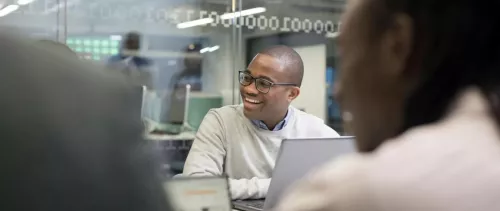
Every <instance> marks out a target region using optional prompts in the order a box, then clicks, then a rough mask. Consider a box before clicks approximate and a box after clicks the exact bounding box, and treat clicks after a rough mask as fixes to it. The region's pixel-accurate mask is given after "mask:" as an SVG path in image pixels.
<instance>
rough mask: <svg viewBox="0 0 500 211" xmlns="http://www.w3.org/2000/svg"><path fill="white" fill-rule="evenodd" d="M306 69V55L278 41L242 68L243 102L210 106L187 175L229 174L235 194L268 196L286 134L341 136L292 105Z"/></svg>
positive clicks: (191, 155)
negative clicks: (244, 68) (301, 56)
mask: <svg viewBox="0 0 500 211" xmlns="http://www.w3.org/2000/svg"><path fill="white" fill-rule="evenodd" d="M303 75H304V65H303V62H302V59H301V58H300V55H299V54H298V53H297V52H295V51H294V50H293V49H292V48H290V47H287V46H275V47H271V48H269V49H267V50H264V51H262V52H260V53H259V54H257V56H255V58H254V59H253V60H252V62H251V63H250V65H249V66H248V68H247V69H246V70H244V71H240V72H239V82H240V92H241V97H242V99H243V104H242V105H230V106H225V107H222V108H218V109H212V110H210V111H209V112H208V114H207V115H206V116H205V118H204V119H203V122H202V123H201V125H200V128H199V129H198V133H197V134H196V139H195V140H194V143H193V146H192V147H191V151H190V152H189V156H188V158H187V161H186V164H185V166H184V175H185V176H213V175H222V174H226V175H227V176H228V177H229V182H230V188H231V195H232V198H233V199H258V198H264V197H266V194H267V189H268V187H269V183H270V182H271V173H272V170H273V168H274V163H275V160H276V157H277V154H278V150H279V147H280V145H281V141H282V140H283V139H287V138H320V137H337V136H338V134H337V132H335V131H334V130H333V129H331V128H330V127H328V126H326V125H325V124H324V122H323V120H322V119H320V118H318V117H315V116H312V115H310V114H307V113H304V112H302V111H300V110H298V109H296V108H294V107H293V106H290V103H291V102H292V101H293V100H294V99H295V98H297V96H299V94H300V86H301V83H302V78H303ZM311 103H314V102H311ZM297 156H299V155H297Z"/></svg>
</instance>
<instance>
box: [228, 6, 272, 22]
mask: <svg viewBox="0 0 500 211" xmlns="http://www.w3.org/2000/svg"><path fill="white" fill-rule="evenodd" d="M265 11H266V8H265V7H256V8H252V9H247V10H242V11H239V12H233V13H226V14H224V15H221V16H220V19H222V20H225V19H233V18H239V17H241V16H247V15H253V14H258V13H263V12H265Z"/></svg>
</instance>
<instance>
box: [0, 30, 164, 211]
mask: <svg viewBox="0 0 500 211" xmlns="http://www.w3.org/2000/svg"><path fill="white" fill-rule="evenodd" d="M7 31H10V30H4V29H0V63H1V64H2V67H3V69H2V71H0V79H1V80H2V82H1V83H0V96H2V98H1V99H0V116H1V120H0V134H1V138H0V139H1V140H2V141H1V147H0V154H1V155H2V158H1V159H0V166H2V168H3V169H2V175H1V176H0V192H2V193H3V194H2V195H3V196H4V198H3V199H2V203H0V210H51V211H58V210H60V211H68V210H93V211H111V210H136V211H145V210H148V211H165V210H169V207H168V204H167V203H166V197H165V194H164V191H163V188H162V185H161V182H160V179H159V171H158V170H157V166H156V165H155V163H154V161H153V159H152V157H153V156H152V155H151V154H150V146H149V145H148V144H146V143H144V142H143V141H142V137H141V135H142V131H141V122H140V119H138V118H136V117H137V115H135V114H134V113H135V112H137V111H135V110H136V109H135V108H134V106H132V105H133V104H134V103H133V102H132V101H133V100H134V99H133V96H132V94H131V93H132V92H133V91H132V88H130V86H128V85H127V84H126V83H125V80H124V79H123V78H122V77H118V76H113V75H110V73H109V72H106V71H103V70H102V69H100V68H98V67H96V66H92V65H90V64H88V63H86V62H81V61H79V60H78V59H74V57H68V56H64V55H63V54H61V53H60V52H58V51H59V49H56V48H50V47H47V46H44V45H41V44H40V43H39V42H36V41H33V40H28V39H24V38H22V36H19V35H17V34H8V33H7Z"/></svg>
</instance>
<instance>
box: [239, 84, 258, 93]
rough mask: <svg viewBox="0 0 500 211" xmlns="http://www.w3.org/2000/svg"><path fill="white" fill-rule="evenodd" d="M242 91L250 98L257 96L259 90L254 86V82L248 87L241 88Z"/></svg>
mask: <svg viewBox="0 0 500 211" xmlns="http://www.w3.org/2000/svg"><path fill="white" fill-rule="evenodd" d="M243 91H245V93H246V94H248V95H250V96H257V95H258V94H259V90H257V87H256V86H255V82H253V83H251V84H250V85H248V86H245V87H243Z"/></svg>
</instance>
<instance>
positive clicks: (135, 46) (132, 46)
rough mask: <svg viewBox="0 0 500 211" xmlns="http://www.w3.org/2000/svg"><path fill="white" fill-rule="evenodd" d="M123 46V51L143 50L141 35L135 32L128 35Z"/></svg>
mask: <svg viewBox="0 0 500 211" xmlns="http://www.w3.org/2000/svg"><path fill="white" fill-rule="evenodd" d="M122 45H123V49H127V50H139V49H141V34H140V33H139V32H135V31H132V32H129V33H127V34H126V35H125V39H124V41H123V43H122Z"/></svg>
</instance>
